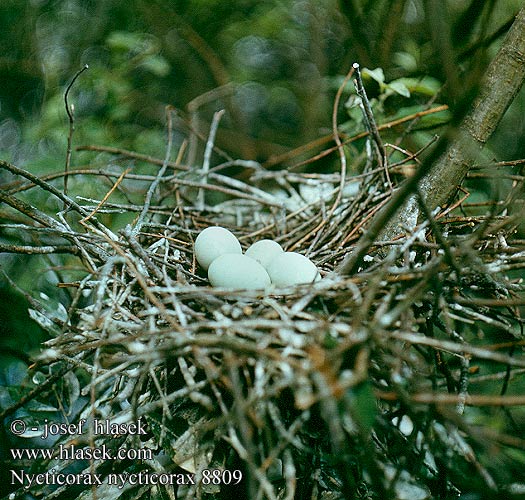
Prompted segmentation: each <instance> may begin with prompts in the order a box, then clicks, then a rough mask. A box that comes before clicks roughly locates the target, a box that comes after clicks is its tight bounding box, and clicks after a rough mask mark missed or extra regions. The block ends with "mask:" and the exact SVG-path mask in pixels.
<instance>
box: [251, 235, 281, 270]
mask: <svg viewBox="0 0 525 500" xmlns="http://www.w3.org/2000/svg"><path fill="white" fill-rule="evenodd" d="M282 252H284V250H283V247H282V246H281V245H279V243H277V242H276V241H273V240H259V241H256V242H255V243H253V244H252V245H250V246H249V247H248V250H246V254H245V255H247V256H248V257H251V258H252V259H255V260H256V261H257V262H259V263H261V264H262V266H263V267H264V268H265V269H266V268H267V267H268V266H269V264H270V263H271V262H272V260H273V259H274V258H275V257H277V255H278V254H280V253H282Z"/></svg>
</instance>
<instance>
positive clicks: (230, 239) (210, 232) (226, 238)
mask: <svg viewBox="0 0 525 500" xmlns="http://www.w3.org/2000/svg"><path fill="white" fill-rule="evenodd" d="M225 253H237V254H241V253H242V249H241V244H240V243H239V240H238V239H237V238H236V237H235V235H234V234H233V233H232V232H230V231H228V230H227V229H225V228H224V227H220V226H211V227H207V228H206V229H204V230H203V231H201V232H200V233H199V236H197V239H196V240H195V258H196V259H197V262H198V263H199V264H200V265H201V266H202V267H203V268H204V269H208V267H210V264H211V263H212V262H213V261H214V260H215V259H216V258H217V257H219V256H220V255H223V254H225Z"/></svg>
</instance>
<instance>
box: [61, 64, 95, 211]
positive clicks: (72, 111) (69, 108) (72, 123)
mask: <svg viewBox="0 0 525 500" xmlns="http://www.w3.org/2000/svg"><path fill="white" fill-rule="evenodd" d="M88 68H89V66H88V65H87V64H86V65H85V66H84V67H83V68H82V69H81V70H79V71H77V73H76V74H75V76H74V77H73V79H72V80H71V83H70V84H69V85H68V86H67V89H66V91H65V93H64V104H65V106H66V113H67V117H68V119H69V134H68V136H67V151H66V165H65V167H64V173H65V175H64V195H66V196H67V181H68V178H69V176H68V175H67V174H68V172H69V167H70V165H71V153H72V144H73V133H74V132H75V106H74V105H73V104H71V105H69V102H68V97H69V91H70V90H71V88H72V87H73V84H74V83H75V82H76V80H77V78H78V77H79V76H80V75H81V74H82V73H84V71H86V70H87V69H88ZM66 209H67V204H66V202H65V201H64V210H66Z"/></svg>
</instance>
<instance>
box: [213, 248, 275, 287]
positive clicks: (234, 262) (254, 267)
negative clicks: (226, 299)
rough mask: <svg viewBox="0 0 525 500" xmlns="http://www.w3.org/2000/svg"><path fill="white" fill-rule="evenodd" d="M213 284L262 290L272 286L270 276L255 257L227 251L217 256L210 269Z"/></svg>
mask: <svg viewBox="0 0 525 500" xmlns="http://www.w3.org/2000/svg"><path fill="white" fill-rule="evenodd" d="M208 279H209V280H210V283H211V284H212V286H218V287H222V288H238V289H244V290H262V289H264V288H267V287H269V286H270V284H271V281H270V276H268V273H267V272H266V269H264V267H263V266H262V265H261V264H259V262H257V261H256V260H255V259H252V258H251V257H247V256H246V255H241V254H238V253H225V254H223V255H221V256H219V257H217V258H216V259H215V260H214V261H213V262H212V263H211V265H210V267H209V269H208Z"/></svg>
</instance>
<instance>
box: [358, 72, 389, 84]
mask: <svg viewBox="0 0 525 500" xmlns="http://www.w3.org/2000/svg"><path fill="white" fill-rule="evenodd" d="M363 75H364V76H366V75H368V76H369V77H371V78H372V79H373V80H375V81H376V82H377V83H379V84H380V85H382V84H383V83H385V73H384V72H383V68H376V69H368V68H364V69H363Z"/></svg>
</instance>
